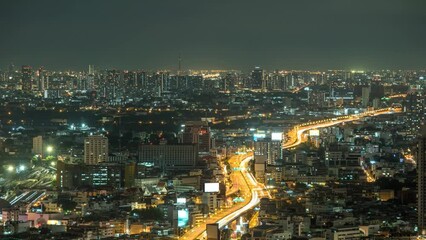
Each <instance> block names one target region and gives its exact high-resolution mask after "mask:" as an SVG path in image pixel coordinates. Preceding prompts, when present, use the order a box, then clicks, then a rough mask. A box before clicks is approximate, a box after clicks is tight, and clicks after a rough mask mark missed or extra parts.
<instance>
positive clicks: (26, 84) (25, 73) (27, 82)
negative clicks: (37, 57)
mask: <svg viewBox="0 0 426 240" xmlns="http://www.w3.org/2000/svg"><path fill="white" fill-rule="evenodd" d="M21 73H22V90H23V91H24V92H30V91H31V90H32V89H33V76H32V73H33V70H32V68H31V67H30V66H22V69H21Z"/></svg>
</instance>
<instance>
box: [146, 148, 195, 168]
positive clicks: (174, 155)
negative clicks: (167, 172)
mask: <svg viewBox="0 0 426 240" xmlns="http://www.w3.org/2000/svg"><path fill="white" fill-rule="evenodd" d="M197 158H198V148H197V145H195V144H178V145H166V144H160V145H141V146H140V147H139V162H145V163H152V164H154V166H156V167H159V168H161V169H178V168H180V169H192V168H193V167H194V166H195V164H196V161H197Z"/></svg>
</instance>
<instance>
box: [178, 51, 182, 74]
mask: <svg viewBox="0 0 426 240" xmlns="http://www.w3.org/2000/svg"><path fill="white" fill-rule="evenodd" d="M178 64H179V68H178V75H179V76H180V75H181V73H182V58H181V57H180V53H179V58H178Z"/></svg>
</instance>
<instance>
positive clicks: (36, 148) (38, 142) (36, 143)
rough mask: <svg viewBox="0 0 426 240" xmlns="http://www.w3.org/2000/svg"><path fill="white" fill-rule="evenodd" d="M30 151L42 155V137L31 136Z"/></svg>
mask: <svg viewBox="0 0 426 240" xmlns="http://www.w3.org/2000/svg"><path fill="white" fill-rule="evenodd" d="M32 153H33V154H35V155H43V137H42V136H37V137H34V138H33V149H32Z"/></svg>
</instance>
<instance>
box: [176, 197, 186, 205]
mask: <svg viewBox="0 0 426 240" xmlns="http://www.w3.org/2000/svg"><path fill="white" fill-rule="evenodd" d="M176 203H177V204H182V205H185V204H186V198H177V199H176Z"/></svg>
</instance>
